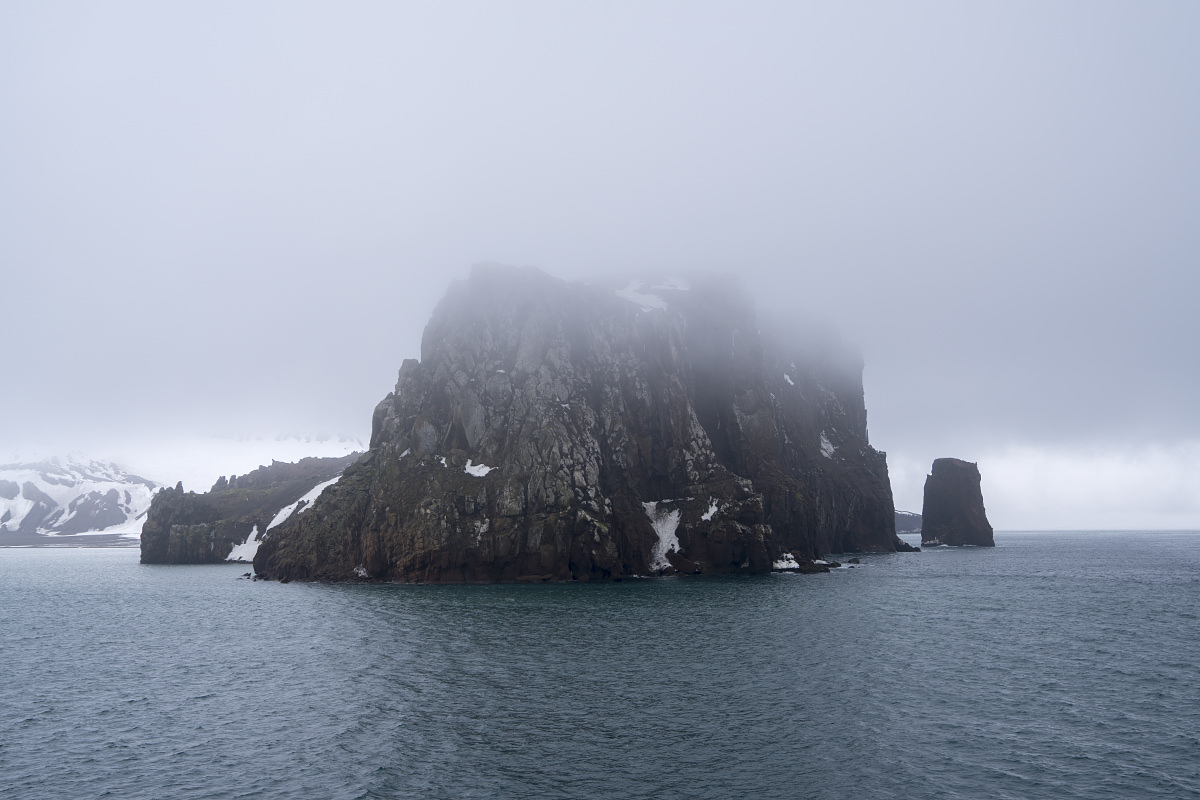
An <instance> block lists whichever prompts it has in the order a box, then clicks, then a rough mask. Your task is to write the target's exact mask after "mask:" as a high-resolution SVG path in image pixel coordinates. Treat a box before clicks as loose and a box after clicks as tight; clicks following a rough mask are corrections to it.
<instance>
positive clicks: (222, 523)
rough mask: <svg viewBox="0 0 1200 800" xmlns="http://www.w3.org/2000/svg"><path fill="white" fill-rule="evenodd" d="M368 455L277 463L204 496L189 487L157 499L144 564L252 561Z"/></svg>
mask: <svg viewBox="0 0 1200 800" xmlns="http://www.w3.org/2000/svg"><path fill="white" fill-rule="evenodd" d="M361 455H362V454H361V453H352V454H350V455H348V456H343V457H341V458H303V459H301V460H300V461H297V462H296V463H283V462H279V461H274V462H272V463H271V464H270V465H269V466H263V467H259V468H258V469H256V470H254V471H252V472H248V473H246V474H245V475H240V476H239V475H234V476H232V477H230V478H226V477H225V476H224V475H222V476H221V477H220V478H218V479H217V482H216V483H215V484H213V486H212V488H211V489H210V490H209V491H208V492H205V493H203V494H197V493H196V492H186V491H184V489H183V485H182V484H180V485H177V486H176V487H175V488H174V489H170V488H167V489H163V490H161V491H159V492H158V493H157V494H156V495H154V499H153V501H152V502H151V503H150V510H149V513H148V514H147V516H146V522H145V524H144V525H143V526H142V541H141V547H142V557H141V561H142V563H143V564H213V563H219V562H222V561H230V560H234V561H238V560H241V561H247V562H248V561H250V560H252V559H253V557H254V552H255V551H256V550H257V549H258V545H259V543H260V541H261V537H262V535H264V534H266V533H267V531H269V530H271V529H272V528H273V527H274V526H277V525H279V524H282V523H283V522H284V521H285V520H286V519H288V518H289V517H291V516H292V515H293V514H298V513H300V512H302V511H305V510H307V508H308V507H309V506H310V505H311V503H312V501H313V500H314V499H315V498H316V496H317V495H318V494H319V493H320V490H321V489H323V488H325V486H326V485H327V484H329V483H330V482H332V481H336V480H337V478H338V476H339V475H341V474H342V472H343V471H344V470H345V469H346V468H347V467H348V466H349V465H351V464H353V463H354V461H355V460H357V459H358V458H359V457H360V456H361Z"/></svg>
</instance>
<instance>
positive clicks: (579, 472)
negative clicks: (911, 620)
mask: <svg viewBox="0 0 1200 800" xmlns="http://www.w3.org/2000/svg"><path fill="white" fill-rule="evenodd" d="M893 512H894V509H893V505H892V496H891V488H890V484H889V482H888V477H887V465H886V460H885V456H884V454H883V453H880V452H878V451H876V450H874V449H873V448H872V447H871V446H870V445H869V444H868V441H867V426H866V409H865V407H864V405H863V391H862V362H861V359H860V358H859V356H858V355H857V354H855V353H851V352H849V351H847V350H846V349H845V348H844V347H843V346H841V345H840V344H838V343H836V342H834V341H832V340H829V339H827V338H822V337H818V336H815V335H813V334H812V333H811V332H806V331H797V330H789V329H787V328H786V326H785V327H784V328H782V329H780V328H776V329H774V330H772V331H770V332H766V331H765V330H762V331H760V322H759V320H758V319H757V318H756V316H755V313H754V310H753V307H752V305H751V304H750V303H749V301H748V300H747V299H746V298H745V297H744V296H743V295H742V294H741V293H740V291H739V290H738V289H737V287H736V286H733V285H731V284H729V283H725V282H720V281H709V282H705V283H702V284H699V285H694V286H692V287H691V288H688V287H685V286H683V285H682V284H679V283H678V282H675V283H664V284H659V285H655V286H649V285H645V284H642V285H639V284H633V285H631V286H629V287H626V288H625V289H622V290H620V291H615V292H614V291H612V290H611V289H605V288H602V287H597V286H587V285H582V284H567V283H564V282H562V281H558V280H555V279H553V278H550V277H548V276H547V275H545V274H543V273H541V272H538V271H536V270H516V269H508V268H501V267H479V268H476V269H475V271H474V272H473V273H472V275H471V277H470V279H469V280H468V281H466V282H459V283H456V284H455V285H454V286H452V287H451V289H450V291H449V292H448V294H447V296H446V297H445V298H444V299H443V301H442V302H441V304H440V305H439V307H438V308H437V310H436V311H435V313H434V315H433V317H432V319H431V320H430V322H429V324H428V325H427V327H426V329H425V335H424V338H423V340H422V346H421V360H420V361H416V360H412V359H410V360H406V361H405V362H404V364H403V366H402V367H401V369H400V374H399V379H398V381H397V384H396V390H395V392H394V393H392V394H389V395H388V396H387V397H386V398H384V400H383V401H382V402H380V403H379V405H378V406H377V407H376V409H375V413H374V417H373V421H372V435H371V447H370V451H369V452H368V453H367V454H366V455H365V456H364V457H363V459H362V460H361V461H359V462H358V463H356V464H354V465H353V466H351V467H349V468H348V469H347V470H346V472H345V474H344V475H343V477H342V479H341V480H340V481H339V482H338V483H337V484H336V485H334V486H332V487H330V489H329V490H327V491H326V492H325V493H324V494H323V495H322V496H321V498H320V499H319V500H318V501H317V502H316V503H315V504H314V507H313V508H312V510H311V511H310V512H309V513H307V514H305V515H303V516H300V517H298V518H296V519H294V520H292V521H289V522H288V523H286V524H284V525H282V526H280V527H279V528H277V529H276V530H273V531H271V533H270V534H268V535H267V536H266V537H265V539H264V541H263V542H262V545H261V547H260V548H259V550H258V554H257V556H256V557H255V559H254V567H255V571H256V572H257V573H258V574H259V575H261V576H264V577H272V578H279V579H308V580H318V579H319V580H356V579H358V580H364V579H370V580H388V581H431V582H446V581H450V582H459V581H489V582H490V581H522V580H530V581H541V580H570V579H578V580H596V579H599V580H605V579H619V578H621V577H623V576H629V575H645V574H656V573H657V574H662V573H686V574H693V573H704V574H707V573H729V572H767V571H769V570H771V569H772V568H773V567H774V566H775V564H776V563H780V562H789V558H790V562H794V563H803V562H810V561H813V560H815V559H817V558H819V556H820V555H822V554H825V553H831V552H850V551H892V550H895V549H897V547H898V545H900V544H901V543H900V541H899V540H898V539H897V537H896V535H895V522H894V517H893Z"/></svg>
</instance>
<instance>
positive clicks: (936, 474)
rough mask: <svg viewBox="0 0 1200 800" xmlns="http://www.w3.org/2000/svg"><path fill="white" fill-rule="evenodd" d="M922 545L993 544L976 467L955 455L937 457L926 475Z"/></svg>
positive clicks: (981, 545)
mask: <svg viewBox="0 0 1200 800" xmlns="http://www.w3.org/2000/svg"><path fill="white" fill-rule="evenodd" d="M921 544H923V545H940V544H944V545H950V546H960V545H975V546H978V547H995V546H996V542H995V540H994V539H993V538H992V526H991V525H990V524H989V523H988V520H987V513H986V512H985V511H984V509H983V490H982V489H981V488H980V475H979V466H978V465H976V464H972V463H971V462H969V461H961V460H959V459H957V458H939V459H936V460H935V461H934V462H933V470H932V471H931V472H930V473H929V475H928V476H927V477H926V478H925V501H924V507H923V509H922V511H921Z"/></svg>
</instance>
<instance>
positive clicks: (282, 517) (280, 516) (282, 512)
mask: <svg viewBox="0 0 1200 800" xmlns="http://www.w3.org/2000/svg"><path fill="white" fill-rule="evenodd" d="M341 478H342V476H341V475H338V476H337V477H334V478H330V479H329V480H327V481H325V482H324V483H318V484H317V485H316V486H314V487H313V488H312V489H310V490H309V491H308V494H306V495H304V497H301V498H300V499H299V500H297V501H296V502H294V503H291V504H289V505H286V506H284V507H283V508H281V509H279V513H277V514H276V515H275V517H274V518H273V519H272V520H271V524H269V525H267V530H268V531H269V530H271V528H274V527H275V526H276V525H282V524H283V523H284V522H286V521H287V520H288V518H289V517H291V516H292V514H294V513H296V512H297V511H301V512H303V511H306V510H308V507H309V506H311V505H312V504H313V501H315V500H316V499H317V498H318V497H320V496H321V492H323V491H325V490H326V489H328V488H329V487H330V486H333V485H334V484H335V483H337V482H338V481H339V480H341Z"/></svg>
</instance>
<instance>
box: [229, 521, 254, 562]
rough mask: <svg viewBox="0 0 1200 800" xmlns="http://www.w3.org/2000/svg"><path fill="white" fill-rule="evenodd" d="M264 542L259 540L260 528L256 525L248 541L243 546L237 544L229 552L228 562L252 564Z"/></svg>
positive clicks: (248, 536)
mask: <svg viewBox="0 0 1200 800" xmlns="http://www.w3.org/2000/svg"><path fill="white" fill-rule="evenodd" d="M260 544H262V541H261V540H260V539H259V538H258V526H257V525H255V526H254V527H253V528H252V529H251V530H250V533H249V535H247V536H246V541H244V542H242V543H241V544H235V545H234V546H233V549H232V550H230V551H229V555H227V556H225V560H226V561H243V562H247V563H252V562H253V561H254V554H255V553H257V552H258V546H259V545H260Z"/></svg>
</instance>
